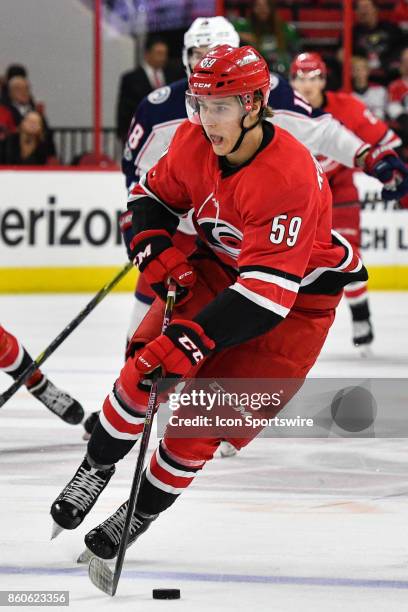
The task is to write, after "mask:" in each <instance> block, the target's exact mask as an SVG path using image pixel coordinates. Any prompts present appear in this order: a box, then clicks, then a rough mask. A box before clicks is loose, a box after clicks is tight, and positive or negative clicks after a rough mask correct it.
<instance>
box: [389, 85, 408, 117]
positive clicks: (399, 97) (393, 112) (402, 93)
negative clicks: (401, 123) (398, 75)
mask: <svg viewBox="0 0 408 612" xmlns="http://www.w3.org/2000/svg"><path fill="white" fill-rule="evenodd" d="M407 111H408V79H396V80H395V81H392V82H391V83H390V84H389V85H388V108H387V112H388V114H389V116H390V117H391V119H398V117H399V116H400V115H401V114H402V113H406V112H407Z"/></svg>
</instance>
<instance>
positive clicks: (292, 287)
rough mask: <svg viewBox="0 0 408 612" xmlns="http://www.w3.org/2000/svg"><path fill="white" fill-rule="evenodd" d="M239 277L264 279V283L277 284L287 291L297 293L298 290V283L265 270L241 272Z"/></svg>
mask: <svg viewBox="0 0 408 612" xmlns="http://www.w3.org/2000/svg"><path fill="white" fill-rule="evenodd" d="M239 276H240V278H243V279H245V278H255V279H256V280H261V281H265V283H274V284H275V285H279V287H282V289H287V290H288V291H293V292H294V293H297V292H298V291H299V284H300V283H296V282H295V281H291V280H288V279H287V278H282V277H281V276H276V274H268V273H267V272H257V271H256V270H253V271H251V272H242V273H241V274H240V275H239Z"/></svg>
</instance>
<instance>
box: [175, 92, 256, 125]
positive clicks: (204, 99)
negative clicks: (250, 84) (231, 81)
mask: <svg viewBox="0 0 408 612" xmlns="http://www.w3.org/2000/svg"><path fill="white" fill-rule="evenodd" d="M186 109H187V117H188V118H189V120H190V121H191V123H195V124H196V125H219V124H220V123H222V124H225V123H231V122H234V123H236V122H238V123H239V122H240V121H241V119H242V117H243V116H244V115H246V114H247V113H248V111H249V110H250V108H249V109H248V108H246V107H245V106H244V104H243V102H242V99H241V97H240V96H228V97H215V96H197V95H196V94H193V93H191V92H190V91H186Z"/></svg>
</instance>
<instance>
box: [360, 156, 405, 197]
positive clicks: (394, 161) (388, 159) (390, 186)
mask: <svg viewBox="0 0 408 612" xmlns="http://www.w3.org/2000/svg"><path fill="white" fill-rule="evenodd" d="M363 169H364V171H365V172H367V174H371V176H375V178H377V179H378V180H380V181H381V182H382V183H383V185H384V188H383V190H382V197H383V198H384V200H399V199H400V198H402V197H403V196H404V195H406V194H407V193H408V169H407V167H406V166H405V164H404V162H403V161H401V159H400V158H399V157H398V155H397V154H396V152H395V151H394V149H390V148H388V147H387V146H386V145H382V146H377V147H372V148H371V149H369V151H368V154H367V155H366V156H365V158H364V166H363Z"/></svg>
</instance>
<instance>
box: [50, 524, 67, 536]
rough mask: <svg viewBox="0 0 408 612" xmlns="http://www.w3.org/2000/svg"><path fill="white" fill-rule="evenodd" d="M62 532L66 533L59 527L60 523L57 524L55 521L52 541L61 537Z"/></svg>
mask: <svg viewBox="0 0 408 612" xmlns="http://www.w3.org/2000/svg"><path fill="white" fill-rule="evenodd" d="M61 531H64V528H63V527H61V525H58V523H56V522H55V521H54V523H53V525H52V532H51V540H54V538H56V537H57V536H59V534H60V533H61Z"/></svg>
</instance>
